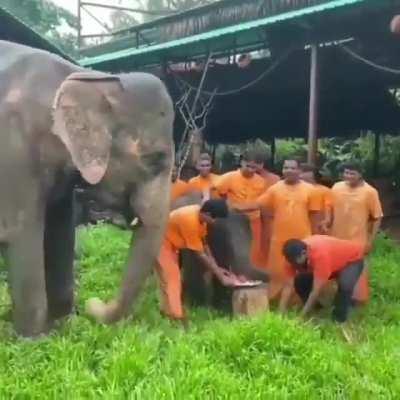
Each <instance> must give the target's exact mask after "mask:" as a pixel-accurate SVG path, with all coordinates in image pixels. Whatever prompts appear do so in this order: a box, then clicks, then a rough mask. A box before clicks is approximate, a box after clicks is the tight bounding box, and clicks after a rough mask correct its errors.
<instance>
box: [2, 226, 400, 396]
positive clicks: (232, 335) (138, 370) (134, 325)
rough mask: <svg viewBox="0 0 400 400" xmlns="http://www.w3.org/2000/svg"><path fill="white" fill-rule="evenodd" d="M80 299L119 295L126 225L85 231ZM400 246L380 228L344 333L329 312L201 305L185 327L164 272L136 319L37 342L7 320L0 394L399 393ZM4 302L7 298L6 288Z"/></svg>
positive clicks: (74, 323) (73, 329)
mask: <svg viewBox="0 0 400 400" xmlns="http://www.w3.org/2000/svg"><path fill="white" fill-rule="evenodd" d="M79 239H80V240H79V243H80V265H79V266H78V273H77V275H78V282H79V285H78V286H79V287H78V289H77V293H78V305H79V309H80V310H82V308H83V304H84V302H85V300H86V299H88V298H89V297H92V296H99V297H101V298H110V297H111V296H112V294H113V293H115V290H116V288H117V285H118V283H119V280H120V273H121V266H122V264H123V261H124V259H125V254H126V250H127V248H128V235H127V234H126V233H124V232H120V231H118V230H117V229H114V228H112V227H108V226H100V227H97V228H94V229H84V230H81V231H80V234H79ZM399 265H400V249H397V248H395V246H394V245H393V244H392V243H391V242H390V241H389V240H387V239H384V238H380V239H379V241H378V245H377V249H376V251H375V253H374V255H373V256H372V260H371V267H372V268H371V269H372V286H373V298H372V301H371V304H370V305H369V306H368V307H367V308H365V309H363V310H360V311H357V312H356V313H354V314H353V318H352V326H353V327H352V330H353V335H354V337H355V339H356V341H355V343H354V344H352V345H350V344H348V343H346V342H345V341H344V339H343V337H342V335H341V334H340V332H339V330H338V328H337V327H336V326H335V325H334V324H333V323H331V321H330V320H329V318H328V317H329V315H328V314H326V313H324V314H322V315H319V316H318V317H317V318H316V319H315V320H314V321H312V322H302V321H300V320H299V319H298V318H297V317H296V315H295V314H294V313H293V314H290V315H289V316H287V317H284V318H283V317H281V316H279V315H277V314H276V313H269V314H266V315H264V316H261V317H259V318H255V319H240V320H239V319H237V320H234V321H230V320H229V319H228V318H226V317H222V316H220V315H217V314H215V313H212V312H209V311H207V310H204V309H197V310H194V309H191V310H190V316H191V321H192V325H191V329H190V331H189V332H188V333H184V332H183V331H182V330H181V329H180V328H178V327H177V326H176V325H174V324H173V323H171V322H169V321H167V320H165V319H163V318H161V316H160V315H159V311H158V299H157V291H156V285H155V281H154V278H153V279H151V280H150V281H149V282H148V283H147V285H146V288H145V294H144V295H143V296H142V297H141V300H140V304H138V307H137V312H136V316H135V318H134V319H131V320H129V321H125V322H122V323H119V324H117V325H116V326H112V327H111V326H99V325H96V324H94V323H93V322H91V321H89V320H88V319H87V318H85V316H84V315H82V314H81V315H80V316H77V317H74V318H71V319H70V320H69V321H67V322H65V323H64V324H63V325H62V326H61V327H59V328H58V329H57V330H56V331H54V332H53V333H52V334H51V335H50V336H48V337H46V338H44V339H41V340H39V341H33V342H32V341H26V340H21V339H16V338H15V336H14V335H13V331H12V327H11V324H10V323H9V322H6V321H4V320H0V335H1V338H2V339H1V342H0V399H174V400H175V399H182V400H183V399H184V400H186V399H252V400H253V399H365V398H370V399H374V400H375V399H398V398H400V379H399V376H400V307H399V304H400V290H399V282H400V271H399ZM0 304H1V306H2V307H3V310H4V311H6V310H7V308H8V305H9V298H8V295H7V289H6V286H5V284H4V283H3V284H2V286H1V288H0Z"/></svg>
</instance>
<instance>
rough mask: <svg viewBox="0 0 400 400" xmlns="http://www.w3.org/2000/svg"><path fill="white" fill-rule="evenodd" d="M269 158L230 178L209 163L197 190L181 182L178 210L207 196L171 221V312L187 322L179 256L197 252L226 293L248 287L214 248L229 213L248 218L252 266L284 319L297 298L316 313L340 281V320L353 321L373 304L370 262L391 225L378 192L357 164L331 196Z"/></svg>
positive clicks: (164, 270)
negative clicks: (213, 232)
mask: <svg viewBox="0 0 400 400" xmlns="http://www.w3.org/2000/svg"><path fill="white" fill-rule="evenodd" d="M264 160H265V157H264V154H262V153H259V152H253V151H248V152H245V153H244V154H243V155H242V157H241V164H240V167H239V168H238V169H237V170H236V171H232V172H228V173H226V174H224V175H220V176H218V175H215V174H213V173H212V172H211V170H212V161H211V157H210V156H209V155H208V154H202V155H201V156H200V158H199V160H198V163H197V169H198V172H199V175H198V176H196V177H194V178H192V179H190V180H189V181H188V182H185V181H183V180H180V179H179V178H178V177H177V174H176V170H175V171H174V173H173V176H172V181H173V182H172V190H171V202H174V201H175V200H177V199H178V198H180V197H182V196H185V195H187V194H189V193H190V192H200V193H201V194H202V198H203V202H202V205H200V206H199V205H197V206H196V205H195V206H185V207H181V208H178V209H176V210H174V211H172V212H171V214H170V218H169V222H168V226H167V230H166V233H165V239H164V242H163V245H162V249H161V252H160V255H159V258H158V269H157V271H158V276H159V280H160V287H161V293H162V302H163V306H162V311H163V312H164V314H166V315H167V316H168V317H170V318H173V319H184V318H185V314H184V310H183V307H182V299H181V296H182V294H181V284H182V282H181V277H180V270H179V265H178V253H179V251H180V250H181V249H190V250H193V251H195V252H196V253H197V254H198V256H199V257H200V258H201V260H202V261H203V264H204V266H205V268H206V269H208V270H209V271H210V273H212V274H214V275H215V276H216V277H217V279H219V280H220V281H221V283H222V284H223V285H226V286H235V285H237V284H238V283H239V282H241V281H242V280H243V277H238V276H235V275H234V274H232V273H231V272H229V271H228V270H227V269H225V268H224V267H226V266H219V265H217V263H216V261H215V259H214V257H213V255H212V253H211V252H210V250H209V248H208V247H207V246H206V244H205V238H206V235H207V226H209V225H210V224H212V223H213V222H214V220H215V219H216V218H225V217H227V215H228V213H229V210H236V211H239V212H242V213H244V214H246V215H247V216H248V218H249V222H250V226H251V233H252V246H251V261H252V263H253V265H254V266H255V267H257V268H261V269H263V270H265V271H266V272H268V274H269V276H270V283H269V285H268V294H269V297H270V299H276V300H278V301H279V308H280V310H281V311H285V310H286V309H287V307H288V305H289V304H291V303H292V302H293V300H295V299H296V298H297V299H299V300H301V301H302V302H303V303H304V306H303V309H302V313H303V314H307V313H308V312H309V311H310V310H312V309H313V308H314V307H315V306H316V305H317V304H318V299H319V295H320V292H321V289H322V288H323V287H324V286H325V285H326V284H327V283H328V282H329V281H336V282H337V294H336V299H335V305H334V311H333V318H334V319H335V320H336V321H338V322H344V321H346V319H347V316H348V312H349V310H350V308H351V307H352V306H353V305H355V304H362V303H365V302H367V301H368V298H369V286H368V272H367V267H366V262H365V257H366V255H368V253H369V252H370V251H371V248H372V245H373V241H374V239H375V236H376V234H377V232H378V230H379V227H380V222H381V219H382V217H383V213H382V207H381V203H380V200H379V195H378V192H377V191H376V190H375V189H374V188H373V187H372V186H371V185H369V184H368V183H367V182H365V180H364V179H363V175H362V171H361V168H360V167H359V165H358V164H357V163H347V164H346V165H343V180H342V181H340V182H338V183H336V184H335V185H334V186H333V187H332V188H328V187H327V186H324V185H321V184H319V183H318V180H319V176H318V172H317V170H316V169H315V168H314V167H313V166H311V165H307V164H300V163H299V162H298V161H297V160H295V159H287V160H285V161H284V163H283V169H282V177H279V176H278V175H275V174H273V173H272V172H270V171H268V170H267V169H265V167H264Z"/></svg>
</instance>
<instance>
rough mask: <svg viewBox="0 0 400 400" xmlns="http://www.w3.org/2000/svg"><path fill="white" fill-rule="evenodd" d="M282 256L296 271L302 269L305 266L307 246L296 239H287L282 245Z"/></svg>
mask: <svg viewBox="0 0 400 400" xmlns="http://www.w3.org/2000/svg"><path fill="white" fill-rule="evenodd" d="M283 255H284V256H285V258H286V260H287V261H288V262H289V264H290V265H291V266H292V267H293V268H295V269H297V270H301V269H304V268H305V267H306V265H307V245H306V244H305V243H304V242H303V241H301V240H298V239H289V240H287V241H286V242H285V244H284V245H283Z"/></svg>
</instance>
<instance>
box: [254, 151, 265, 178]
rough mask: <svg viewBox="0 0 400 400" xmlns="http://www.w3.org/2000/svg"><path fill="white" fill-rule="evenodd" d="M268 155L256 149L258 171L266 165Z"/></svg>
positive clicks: (255, 156) (255, 158)
mask: <svg viewBox="0 0 400 400" xmlns="http://www.w3.org/2000/svg"><path fill="white" fill-rule="evenodd" d="M266 158H267V155H266V154H265V152H264V151H262V150H255V151H254V161H255V163H256V167H257V173H260V172H261V171H262V170H263V169H264V167H265V160H266Z"/></svg>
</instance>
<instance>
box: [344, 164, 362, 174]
mask: <svg viewBox="0 0 400 400" xmlns="http://www.w3.org/2000/svg"><path fill="white" fill-rule="evenodd" d="M345 169H349V170H350V171H357V172H359V173H360V174H362V173H363V170H362V166H361V164H360V163H359V162H357V161H347V162H345V163H343V164H342V165H341V170H342V171H344V170H345Z"/></svg>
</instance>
